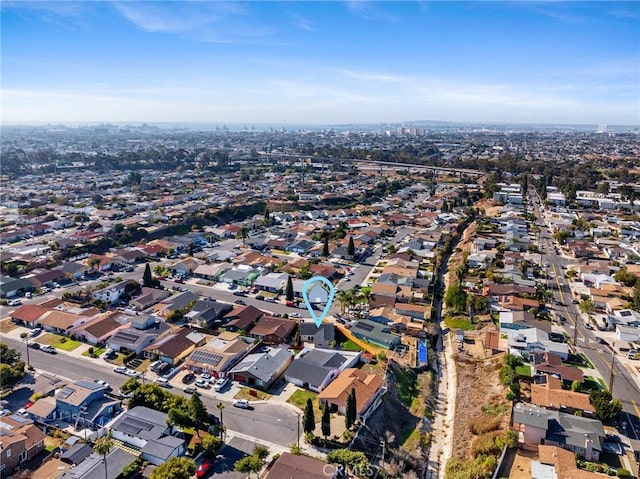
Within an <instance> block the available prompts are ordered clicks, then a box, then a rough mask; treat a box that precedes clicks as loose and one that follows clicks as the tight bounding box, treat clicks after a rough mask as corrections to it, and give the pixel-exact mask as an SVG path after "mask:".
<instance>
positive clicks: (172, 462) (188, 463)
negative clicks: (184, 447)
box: [151, 457, 196, 479]
mask: <svg viewBox="0 0 640 479" xmlns="http://www.w3.org/2000/svg"><path fill="white" fill-rule="evenodd" d="M195 473H196V463H195V462H194V461H193V459H189V458H187V457H171V458H169V460H168V461H167V462H165V463H164V464H161V465H159V466H158V467H156V468H155V469H154V470H153V471H152V472H151V479H191V476H193V475H194V474H195Z"/></svg>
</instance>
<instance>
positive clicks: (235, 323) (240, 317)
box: [224, 304, 264, 331]
mask: <svg viewBox="0 0 640 479" xmlns="http://www.w3.org/2000/svg"><path fill="white" fill-rule="evenodd" d="M263 315H264V311H261V310H259V309H258V308H256V307H255V306H252V305H250V304H249V305H247V306H236V307H234V308H233V310H232V311H230V312H228V313H227V314H226V315H225V317H224V322H225V323H226V324H225V328H226V329H227V331H249V330H250V329H251V327H252V326H253V325H254V324H256V322H257V321H258V319H260V318H261V317H262V316H263Z"/></svg>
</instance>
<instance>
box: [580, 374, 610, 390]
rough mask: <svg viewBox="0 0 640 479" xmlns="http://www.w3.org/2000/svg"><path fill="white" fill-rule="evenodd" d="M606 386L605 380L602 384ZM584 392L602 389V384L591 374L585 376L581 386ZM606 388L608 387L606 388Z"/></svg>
mask: <svg viewBox="0 0 640 479" xmlns="http://www.w3.org/2000/svg"><path fill="white" fill-rule="evenodd" d="M602 385H603V386H604V382H603V384H602ZM580 389H581V390H582V391H583V392H587V391H592V390H598V389H600V385H599V384H598V382H597V381H596V380H595V379H594V378H593V377H591V376H585V377H584V382H583V383H582V387H581V388H580ZM604 389H605V390H606V387H605V388H604Z"/></svg>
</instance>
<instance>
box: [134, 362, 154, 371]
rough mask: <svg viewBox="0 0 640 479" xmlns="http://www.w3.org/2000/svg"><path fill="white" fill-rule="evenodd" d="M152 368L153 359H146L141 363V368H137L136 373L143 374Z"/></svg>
mask: <svg viewBox="0 0 640 479" xmlns="http://www.w3.org/2000/svg"><path fill="white" fill-rule="evenodd" d="M149 366H151V359H145V360H143V361H142V362H141V363H140V366H138V367H137V368H136V371H138V372H140V373H143V372H145V371H146V370H147V369H149Z"/></svg>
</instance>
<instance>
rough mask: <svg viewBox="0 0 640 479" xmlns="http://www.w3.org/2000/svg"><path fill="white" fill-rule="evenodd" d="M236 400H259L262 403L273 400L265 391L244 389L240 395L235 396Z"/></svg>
mask: <svg viewBox="0 0 640 479" xmlns="http://www.w3.org/2000/svg"><path fill="white" fill-rule="evenodd" d="M234 398H235V399H247V400H249V401H251V400H256V399H259V400H261V401H268V400H269V399H271V394H268V393H266V392H264V391H260V390H259V389H253V388H242V389H240V391H238V393H237V394H236V395H235V396H234Z"/></svg>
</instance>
